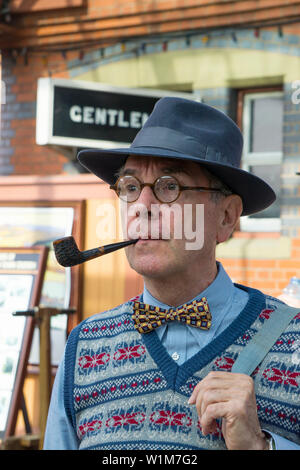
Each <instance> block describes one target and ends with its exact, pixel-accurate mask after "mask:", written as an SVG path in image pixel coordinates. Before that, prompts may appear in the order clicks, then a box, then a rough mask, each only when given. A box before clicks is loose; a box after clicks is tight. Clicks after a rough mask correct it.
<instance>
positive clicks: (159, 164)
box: [120, 155, 207, 178]
mask: <svg viewBox="0 0 300 470" xmlns="http://www.w3.org/2000/svg"><path fill="white" fill-rule="evenodd" d="M147 171H153V172H156V173H157V172H159V173H162V174H180V173H183V174H187V175H189V176H191V177H196V178H200V177H202V178H203V176H207V174H206V173H207V172H206V170H205V169H204V168H203V167H201V165H200V164H199V163H195V162H192V161H189V160H181V159H177V158H162V157H148V156H144V155H141V156H139V155H131V156H129V157H128V158H127V160H126V163H125V165H124V167H123V168H122V170H121V172H120V173H121V174H125V173H127V172H130V173H134V174H136V175H138V174H139V173H143V172H147Z"/></svg>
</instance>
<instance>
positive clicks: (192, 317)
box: [132, 297, 211, 333]
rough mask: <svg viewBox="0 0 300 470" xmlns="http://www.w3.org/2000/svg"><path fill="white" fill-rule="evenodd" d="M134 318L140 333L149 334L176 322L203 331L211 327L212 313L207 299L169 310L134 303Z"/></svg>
mask: <svg viewBox="0 0 300 470" xmlns="http://www.w3.org/2000/svg"><path fill="white" fill-rule="evenodd" d="M132 318H133V321H134V326H135V328H136V329H137V330H138V331H139V332H140V333H149V332H150V331H152V330H153V329H154V328H158V327H159V326H161V325H163V324H165V323H167V322H169V321H174V320H176V321H179V322H181V323H185V324H186V325H189V326H194V327H195V328H201V329H203V330H209V328H210V327H211V313H210V311H209V306H208V303H207V300H206V297H202V299H201V300H193V301H192V302H189V303H186V304H183V305H181V306H180V307H177V308H170V309H168V310H166V309H163V308H160V307H153V306H152V305H149V304H144V303H143V302H138V301H134V302H133V314H132Z"/></svg>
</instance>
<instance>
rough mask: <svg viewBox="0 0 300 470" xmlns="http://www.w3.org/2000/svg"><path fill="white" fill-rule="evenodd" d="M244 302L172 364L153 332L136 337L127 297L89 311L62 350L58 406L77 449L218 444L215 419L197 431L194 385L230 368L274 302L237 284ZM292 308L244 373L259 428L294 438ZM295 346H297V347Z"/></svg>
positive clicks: (298, 415)
mask: <svg viewBox="0 0 300 470" xmlns="http://www.w3.org/2000/svg"><path fill="white" fill-rule="evenodd" d="M239 287H240V288H243V289H244V290H246V291H247V292H248V293H249V301H248V303H247V305H246V307H245V308H244V310H243V311H242V312H241V313H240V314H239V316H238V318H236V320H235V321H234V322H233V323H232V324H231V325H230V326H229V327H228V328H227V329H226V330H225V331H224V332H223V333H221V334H220V335H218V336H217V337H216V338H215V339H214V340H213V341H212V342H211V343H209V344H208V345H207V346H205V347H204V348H203V349H202V350H200V351H199V352H198V353H197V354H196V355H194V356H193V357H192V358H191V359H189V360H188V361H186V362H185V363H184V364H183V365H181V366H178V365H177V364H176V363H175V361H173V359H172V358H171V357H170V356H169V355H168V353H167V351H166V349H165V348H164V347H163V346H162V344H161V342H160V340H159V339H158V336H157V334H156V332H155V331H152V332H151V333H147V334H144V335H141V334H140V333H138V332H137V331H136V330H135V328H134V324H133V321H132V318H131V315H132V301H129V302H127V303H125V304H123V305H121V306H119V307H116V308H114V309H112V310H110V311H108V312H105V313H102V314H100V315H97V316H94V317H91V318H89V319H87V320H85V321H83V322H82V323H81V324H80V325H78V326H77V327H76V328H75V329H74V330H73V331H72V333H71V335H70V337H69V340H68V343H67V347H66V355H65V408H66V412H67V415H68V416H69V419H70V420H71V422H72V423H73V426H74V429H75V432H76V434H77V436H78V439H79V448H80V449H114V450H125V449H126V450H127V449H128V450H130V449H136V450H138V449H147V450H158V449H159V450H174V449H175V450H180V449H192V450H193V449H209V450H212V449H226V446H225V442H224V439H223V436H222V432H221V425H220V422H219V423H218V427H217V430H216V432H214V433H213V434H210V435H207V436H204V435H203V434H202V432H201V425H200V423H199V420H198V416H197V412H196V408H195V406H191V405H188V404H187V401H188V398H189V396H190V395H191V392H192V390H193V388H194V387H195V385H196V384H197V383H198V382H199V381H200V380H201V379H203V378H204V377H205V376H206V375H207V374H208V373H209V372H210V371H228V372H230V370H231V368H232V365H233V363H234V362H235V360H236V358H237V357H238V355H239V352H240V351H241V350H243V348H244V347H245V346H246V345H247V344H248V342H249V341H250V340H251V338H252V337H253V335H255V333H256V332H257V331H259V329H260V328H261V326H262V325H263V324H264V323H265V322H267V321H268V319H269V318H270V316H271V315H272V312H273V311H274V310H275V309H277V308H278V306H279V304H280V305H281V306H282V303H281V302H280V301H279V300H277V299H274V298H272V297H268V296H265V295H264V294H262V293H261V292H259V291H257V290H254V289H250V288H246V287H243V286H239ZM299 342H300V313H299V314H298V315H296V316H295V317H294V319H293V320H292V321H291V322H290V324H289V326H288V327H287V328H286V330H285V331H284V333H283V334H282V335H281V336H280V338H279V339H278V340H277V342H276V343H275V345H274V346H273V347H272V349H271V350H270V352H269V353H268V354H267V356H266V357H265V359H264V360H263V361H262V362H261V364H260V365H259V366H258V367H257V368H256V370H255V371H254V373H253V374H252V378H253V380H254V383H255V389H256V398H257V409H258V417H259V420H260V424H261V427H262V428H263V429H265V430H269V431H271V432H272V431H273V432H274V433H276V434H278V435H281V436H283V437H285V438H287V439H289V440H291V441H293V442H295V443H297V444H300V406H299V403H300V361H299ZM296 347H298V352H297V349H296Z"/></svg>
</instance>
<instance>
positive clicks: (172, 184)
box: [167, 183, 178, 191]
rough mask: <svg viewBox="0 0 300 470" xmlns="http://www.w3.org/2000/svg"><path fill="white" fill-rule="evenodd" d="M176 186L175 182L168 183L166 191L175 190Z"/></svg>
mask: <svg viewBox="0 0 300 470" xmlns="http://www.w3.org/2000/svg"><path fill="white" fill-rule="evenodd" d="M177 188H178V186H177V184H176V183H168V184H167V190H168V191H176V189H177Z"/></svg>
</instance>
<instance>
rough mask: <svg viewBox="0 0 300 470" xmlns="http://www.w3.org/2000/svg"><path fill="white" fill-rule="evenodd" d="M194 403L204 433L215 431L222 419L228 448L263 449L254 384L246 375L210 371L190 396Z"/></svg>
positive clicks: (265, 443)
mask: <svg viewBox="0 0 300 470" xmlns="http://www.w3.org/2000/svg"><path fill="white" fill-rule="evenodd" d="M189 404H191V405H194V404H195V405H196V408H197V412H198V415H199V419H200V424H201V428H202V433H203V434H204V435H206V434H209V433H212V432H214V431H215V430H216V419H217V418H222V433H223V436H224V439H225V443H226V446H227V449H229V450H266V449H267V441H266V438H265V435H264V433H263V432H262V430H261V428H260V424H259V421H258V416H257V406H256V399H255V392H254V383H253V380H252V379H251V377H249V376H248V375H245V374H235V373H229V372H218V371H217V372H210V373H209V374H208V375H207V376H206V377H205V378H204V379H203V380H202V381H201V382H199V383H198V384H197V385H196V387H195V388H194V391H193V393H192V395H191V397H190V399H189Z"/></svg>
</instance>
